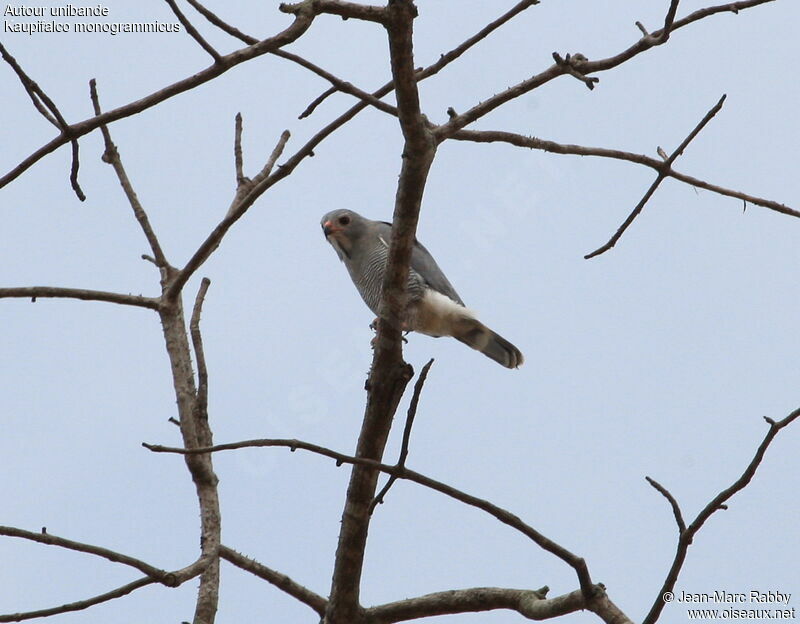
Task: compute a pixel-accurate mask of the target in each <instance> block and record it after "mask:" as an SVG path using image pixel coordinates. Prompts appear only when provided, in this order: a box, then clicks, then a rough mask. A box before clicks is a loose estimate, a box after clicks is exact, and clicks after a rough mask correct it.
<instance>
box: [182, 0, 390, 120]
mask: <svg viewBox="0 0 800 624" xmlns="http://www.w3.org/2000/svg"><path fill="white" fill-rule="evenodd" d="M187 1H188V2H189V4H191V5H192V6H193V7H194V8H195V9H196V10H197V12H198V13H200V14H201V15H202V16H203V17H205V18H206V19H207V20H208V21H209V22H210V23H211V24H213V25H214V26H216V27H217V28H219V29H220V30H222V31H223V32H225V33H227V34H229V35H231V36H232V37H236V38H237V39H239V40H240V41H243V42H244V43H246V44H248V45H253V44H255V43H257V42H258V39H256V38H255V37H251V36H250V35H246V34H245V33H243V32H242V31H241V30H239V29H238V28H235V27H233V26H231V25H230V24H228V23H226V22H225V21H223V20H222V19H220V17H219V16H217V15H216V14H215V13H213V12H212V11H209V10H208V9H207V8H206V7H205V6H203V5H202V4H200V3H199V2H197V0H187ZM272 54H273V55H274V56H277V57H280V58H282V59H286V60H288V61H292V62H293V63H297V64H298V65H300V66H301V67H305V68H306V69H308V70H311V71H312V72H314V73H315V74H317V75H318V76H320V77H322V78H324V79H325V80H327V81H328V82H330V83H331V84H332V85H333V86H332V87H331V88H330V89H328V91H326V92H325V94H323V96H321V97H319V98H317V99H316V100H314V102H312V103H311V104H310V105H309V106H308V107H307V108H306V110H305V111H304V112H303V113H301V114H300V117H299V119H304V118H305V117H308V116H309V115H310V114H311V113H312V112H313V110H314V109H315V108H316V107H317V106H318V105H319V104H320V103H321V102H322V101H323V100H324V99H325V98H326V97H327V96H328V95H330V94H331V93H336V92H337V91H341V92H343V93H349V94H350V95H353V96H355V97H357V98H359V99H361V100H363V101H364V102H367V103H368V104H371V105H372V106H374V107H375V108H377V109H378V110H382V111H383V112H385V113H389V114H390V115H397V109H396V108H395V107H394V106H392V105H391V104H387V103H386V102H382V101H381V100H379V99H378V98H376V97H375V96H373V95H372V94H370V93H367V92H366V91H362V90H361V89H359V88H357V87H355V86H353V85H352V84H350V83H349V82H346V81H344V80H341V79H340V78H337V77H336V76H334V75H333V74H331V73H330V72H327V71H325V70H324V69H322V68H321V67H319V66H318V65H315V64H314V63H312V62H311V61H308V60H306V59H304V58H303V57H302V56H299V55H297V54H293V53H291V52H286V51H285V50H280V49H279V50H274V51H273V52H272Z"/></svg>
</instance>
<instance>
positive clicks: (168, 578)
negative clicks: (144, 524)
mask: <svg viewBox="0 0 800 624" xmlns="http://www.w3.org/2000/svg"><path fill="white" fill-rule="evenodd" d="M0 535H5V536H8V537H19V538H22V539H27V540H30V541H33V542H38V543H40V544H47V545H48V546H60V547H61V548H67V549H69V550H75V551H77V552H83V553H89V554H90V555H97V556H98V557H102V558H103V559H108V560H109V561H113V562H114V563H122V564H125V565H127V566H130V567H132V568H136V569H137V570H139V571H140V572H143V573H144V574H146V575H147V576H148V577H150V578H151V579H153V580H154V581H156V582H158V583H161V584H163V585H167V586H168V587H176V586H177V585H178V584H179V583H178V579H177V578H175V575H174V574H173V573H171V572H167V571H166V570H161V569H159V568H156V567H155V566H152V565H150V564H149V563H145V562H144V561H142V560H140V559H136V558H135V557H129V556H128V555H123V554H122V553H118V552H116V551H113V550H109V549H108V548H103V547H102V546H94V545H92V544H84V543H82V542H75V541H73V540H70V539H66V538H64V537H58V536H56V535H51V534H50V533H45V532H41V533H34V532H33V531H26V530H24V529H17V528H15V527H8V526H0Z"/></svg>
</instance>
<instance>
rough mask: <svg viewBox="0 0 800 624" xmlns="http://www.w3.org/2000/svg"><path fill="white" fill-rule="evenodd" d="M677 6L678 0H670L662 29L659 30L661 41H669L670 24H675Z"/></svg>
mask: <svg viewBox="0 0 800 624" xmlns="http://www.w3.org/2000/svg"><path fill="white" fill-rule="evenodd" d="M679 4H680V0H672V1H671V2H670V5H669V10H668V11H667V15H666V16H665V17H664V27H663V28H662V29H661V36H660V39H661V40H662V41H666V40H667V39H669V35H670V31H671V30H672V24H673V23H674V22H675V14H676V13H677V12H678V5H679Z"/></svg>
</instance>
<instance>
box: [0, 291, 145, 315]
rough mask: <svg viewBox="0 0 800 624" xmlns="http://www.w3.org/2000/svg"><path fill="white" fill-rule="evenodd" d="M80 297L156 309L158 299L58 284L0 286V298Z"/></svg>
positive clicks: (34, 299) (84, 299)
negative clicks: (19, 286) (65, 286)
mask: <svg viewBox="0 0 800 624" xmlns="http://www.w3.org/2000/svg"><path fill="white" fill-rule="evenodd" d="M6 298H19V299H30V300H31V301H33V302H35V301H36V299H39V298H42V299H81V300H83V301H105V302H107V303H118V304H120V305H129V306H135V307H139V308H149V309H151V310H158V309H159V305H160V301H159V300H158V299H154V298H153V297H142V296H141V295H124V294H122V293H115V292H105V291H102V290H88V289H84V288H60V287H58V286H24V287H21V288H0V299H6Z"/></svg>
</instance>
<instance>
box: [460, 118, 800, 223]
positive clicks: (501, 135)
mask: <svg viewBox="0 0 800 624" xmlns="http://www.w3.org/2000/svg"><path fill="white" fill-rule="evenodd" d="M451 138H453V139H455V140H457V141H474V142H476V143H494V142H502V143H508V144H510V145H515V146H517V147H527V148H530V149H538V150H542V151H545V152H550V153H552V154H566V155H574V156H599V157H601V158H611V159H614V160H625V161H628V162H633V163H636V164H639V165H644V166H645V167H650V168H651V169H653V170H655V171H662V170H663V167H664V160H666V159H667V158H668V156H667V155H666V154H664V155H663V159H662V160H657V159H655V158H651V157H650V156H645V155H644V154H635V153H633V152H623V151H621V150H615V149H608V148H605V147H587V146H584V145H570V144H564V143H556V142H555V141H548V140H546V139H539V138H536V137H530V136H523V135H521V134H516V133H513V132H504V131H500V130H459V131H458V132H456V133H455V134H454V135H453V136H452V137H451ZM662 152H663V150H661V152H659V155H661V153H662ZM667 176H668V177H671V178H674V179H675V180H678V181H680V182H684V183H686V184H689V185H690V186H694V187H697V188H702V189H705V190H708V191H712V192H714V193H718V194H719V195H725V196H726V197H733V198H735V199H741V200H742V201H744V202H749V203H752V204H755V205H757V206H762V207H764V208H768V209H770V210H774V211H775V212H780V213H781V214H785V215H789V216H792V217H800V211H798V210H794V209H792V208H789V207H788V206H786V205H784V204H781V203H778V202H776V201H772V200H769V199H764V198H763V197H755V196H753V195H747V194H746V193H742V192H740V191H735V190H732V189H728V188H725V187H722V186H718V185H716V184H711V183H709V182H706V181H704V180H700V179H698V178H694V177H692V176H689V175H686V174H684V173H680V172H679V171H676V170H675V169H672V168H670V170H669V171H668V172H667Z"/></svg>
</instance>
